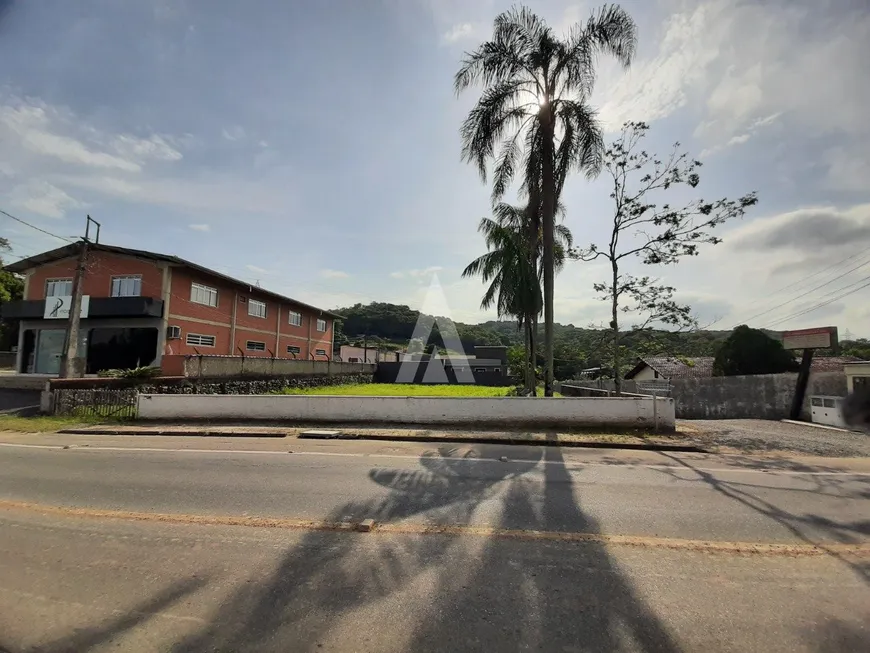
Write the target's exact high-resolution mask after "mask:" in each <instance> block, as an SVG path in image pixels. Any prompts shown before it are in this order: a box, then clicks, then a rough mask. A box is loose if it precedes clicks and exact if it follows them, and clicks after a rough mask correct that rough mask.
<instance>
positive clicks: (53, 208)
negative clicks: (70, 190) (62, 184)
mask: <svg viewBox="0 0 870 653" xmlns="http://www.w3.org/2000/svg"><path fill="white" fill-rule="evenodd" d="M9 200H10V203H11V204H12V205H13V206H17V207H19V208H22V209H25V210H27V211H31V212H33V213H38V214H40V215H44V216H45V217H47V218H62V217H64V215H66V212H67V211H68V210H70V209H76V208H81V207H83V206H84V204H82V203H81V202H79V201H78V200H76V199H75V198H73V197H70V196H69V195H68V194H67V193H65V192H64V191H63V190H61V189H60V188H58V187H57V186H52V185H51V184H49V183H47V182H45V181H32V182H30V183H28V184H24V185H20V186H16V187H14V188H13V189H12V192H11V193H10V194H9Z"/></svg>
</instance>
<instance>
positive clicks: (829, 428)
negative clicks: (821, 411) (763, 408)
mask: <svg viewBox="0 0 870 653" xmlns="http://www.w3.org/2000/svg"><path fill="white" fill-rule="evenodd" d="M779 421H780V422H782V423H783V424H796V425H797V426H812V427H813V428H816V429H824V430H826V431H839V432H840V433H859V431H852V430H850V429H844V428H841V427H839V426H829V425H827V424H817V423H816V422H802V421H800V420H797V419H781V420H779Z"/></svg>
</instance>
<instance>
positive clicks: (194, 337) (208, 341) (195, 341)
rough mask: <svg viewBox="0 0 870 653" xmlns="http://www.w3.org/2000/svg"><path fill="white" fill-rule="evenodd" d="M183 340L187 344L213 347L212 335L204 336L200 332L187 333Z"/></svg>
mask: <svg viewBox="0 0 870 653" xmlns="http://www.w3.org/2000/svg"><path fill="white" fill-rule="evenodd" d="M185 342H186V343H187V344H188V345H198V346H200V347H214V336H204V335H202V334H200V333H188V334H187V338H186V339H185Z"/></svg>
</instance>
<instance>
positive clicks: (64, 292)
mask: <svg viewBox="0 0 870 653" xmlns="http://www.w3.org/2000/svg"><path fill="white" fill-rule="evenodd" d="M70 295H72V279H48V280H47V281H46V282H45V296H46V297H69V296H70Z"/></svg>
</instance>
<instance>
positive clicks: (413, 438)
mask: <svg viewBox="0 0 870 653" xmlns="http://www.w3.org/2000/svg"><path fill="white" fill-rule="evenodd" d="M59 433H60V434H67V435H103V436H107V435H108V436H122V435H125V436H179V437H180V436H190V437H206V438H277V439H280V438H287V439H294V440H295V439H316V440H375V441H391V442H443V443H479V444H502V445H511V444H517V445H539V446H540V445H545V446H560V447H595V448H607V449H649V450H653V451H691V452H703V451H705V449H704V448H703V447H702V446H700V445H699V443H697V442H695V441H694V440H693V438H692V433H693V431H686V430H684V431H682V432H680V431H679V430H678V432H676V433H667V434H648V433H643V432H637V433H596V432H579V431H578V432H572V433H555V432H543V431H541V432H532V431H496V430H467V429H449V428H443V429H426V428H396V427H395V425H385V426H383V427H373V426H371V425H365V426H353V425H343V426H337V427H330V426H324V425H322V424H321V425H316V426H311V427H308V426H250V425H245V424H240V425H213V424H204V425H203V424H186V425H172V424H154V425H141V424H137V425H135V426H125V425H117V426H105V425H103V426H86V427H80V428H70V429H62V430H61V431H59Z"/></svg>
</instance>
